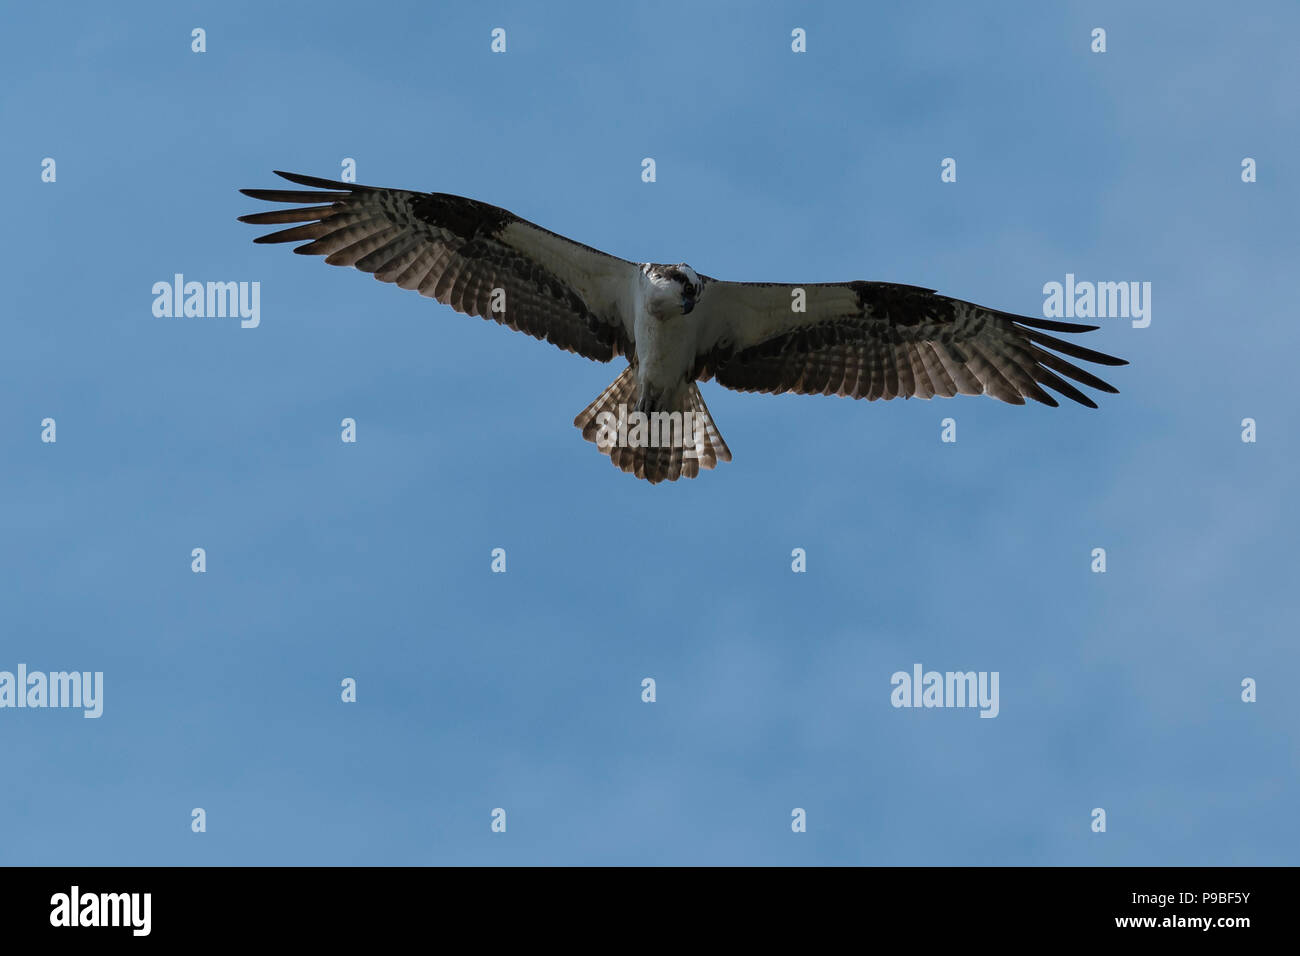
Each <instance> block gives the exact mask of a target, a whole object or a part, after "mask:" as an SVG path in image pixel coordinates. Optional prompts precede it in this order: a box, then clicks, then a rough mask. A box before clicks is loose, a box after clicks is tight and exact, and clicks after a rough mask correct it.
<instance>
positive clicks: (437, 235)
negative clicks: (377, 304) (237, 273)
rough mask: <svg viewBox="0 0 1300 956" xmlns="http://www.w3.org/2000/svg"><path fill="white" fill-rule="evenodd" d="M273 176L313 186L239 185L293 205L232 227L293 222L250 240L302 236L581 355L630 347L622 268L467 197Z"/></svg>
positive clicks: (315, 248)
mask: <svg viewBox="0 0 1300 956" xmlns="http://www.w3.org/2000/svg"><path fill="white" fill-rule="evenodd" d="M276 175H277V176H282V177H284V178H285V179H287V180H289V181H290V182H294V183H298V184H299V185H302V186H310V187H312V190H311V191H304V190H294V189H241V190H240V192H242V193H243V194H244V195H246V196H252V197H253V198H254V199H265V200H267V201H269V202H287V203H298V204H300V205H299V207H298V208H294V209H278V210H275V211H274V212H263V213H255V214H253V215H251V216H240V217H239V221H240V222H248V223H252V224H254V225H259V226H263V225H283V224H286V223H302V225H296V226H293V227H292V228H290V229H282V230H280V231H279V232H273V233H270V234H269V235H265V236H259V237H258V238H257V239H255V240H254V241H255V242H299V241H306V245H301V246H298V247H297V248H295V249H294V250H293V251H294V252H298V253H302V254H304V255H323V256H325V261H326V262H327V263H329V264H330V265H334V266H356V267H357V268H358V269H360V270H361V271H363V272H369V273H372V274H373V275H374V277H375V278H376V279H379V280H380V281H382V282H392V283H395V284H396V285H397V286H399V287H400V288H403V289H418V290H419V291H420V294H421V295H426V296H429V297H430V298H433V299H437V300H438V301H439V302H441V303H443V304H444V305H449V306H451V307H452V308H453V309H455V310H456V311H457V312H463V313H465V314H466V315H477V316H482V317H483V318H485V319H493V320H495V321H497V322H500V323H501V324H502V325H505V326H509V327H510V328H512V329H517V330H518V331H520V332H526V333H528V334H529V335H531V336H533V337H534V338H538V339H543V340H545V341H547V342H550V343H552V344H554V345H557V346H559V347H560V348H562V349H565V350H566V351H569V352H577V353H578V354H579V355H585V356H586V357H587V358H591V359H596V360H598V361H602V362H607V361H609V360H610V359H612V358H614V357H615V356H616V355H623V354H628V353H630V352H631V351H632V340H633V336H632V317H631V316H625V315H623V314H622V310H621V309H620V308H619V305H618V303H619V301H620V294H621V292H622V290H623V289H625V288H627V286H628V284H629V283H631V282H632V281H634V280H635V277H636V270H637V266H636V265H635V264H633V263H631V262H628V261H626V260H624V259H619V258H617V257H616V256H611V255H606V254H605V253H603V252H601V251H600V250H598V249H592V248H591V247H590V246H584V245H582V244H581V243H578V242H574V241H572V240H571V239H566V238H564V237H563V236H560V235H556V234H555V233H553V232H550V231H549V230H546V229H543V228H542V227H540V226H537V225H534V224H533V223H531V222H528V221H527V220H524V219H520V218H519V217H518V216H516V215H514V214H513V213H511V212H508V211H507V210H505V209H501V208H500V207H498V206H490V205H488V204H487V203H482V202H477V201H475V200H473V199H464V198H462V197H460V196H451V195H448V194H446V193H422V192H411V191H409V190H404V189H378V188H375V187H372V186H358V185H357V184H356V183H341V182H335V181H333V180H329V179H317V178H316V177H314V176H300V175H297V174H294V173H282V172H279V171H278V170H277V171H276ZM321 190H323V191H321ZM302 204H315V205H302Z"/></svg>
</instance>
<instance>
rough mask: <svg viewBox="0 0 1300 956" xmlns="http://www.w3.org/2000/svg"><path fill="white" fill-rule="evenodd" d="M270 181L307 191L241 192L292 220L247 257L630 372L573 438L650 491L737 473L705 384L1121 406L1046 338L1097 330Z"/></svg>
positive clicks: (497, 216)
mask: <svg viewBox="0 0 1300 956" xmlns="http://www.w3.org/2000/svg"><path fill="white" fill-rule="evenodd" d="M276 175H278V176H281V177H283V178H284V179H287V180H289V181H290V182H292V183H296V184H298V185H300V186H306V187H309V188H308V189H306V190H295V189H243V190H240V191H241V192H242V193H244V194H245V195H246V196H251V197H252V198H254V199H263V200H266V201H268V202H277V203H294V204H297V205H296V207H295V208H288V209H276V210H274V211H271V212H261V213H254V214H252V215H248V216H240V217H239V220H240V222H246V223H252V224H253V225H258V226H269V225H276V226H279V225H288V224H291V223H292V224H295V225H291V226H290V228H287V229H281V230H278V231H276V232H272V233H270V234H268V235H264V236H259V237H258V238H257V239H255V240H254V242H303V243H305V244H304V245H300V246H297V247H295V248H294V250H293V251H294V252H297V253H301V254H303V255H323V256H325V261H326V262H327V263H328V264H330V265H335V266H355V267H356V268H358V269H360V270H361V271H362V272H369V273H371V274H372V275H374V277H375V278H376V279H379V280H380V281H382V282H392V283H394V284H396V285H397V286H398V287H399V288H402V289H417V290H419V292H420V294H421V295H425V296H428V297H430V298H432V299H436V300H437V301H439V302H441V303H442V304H444V305H449V306H451V307H452V308H453V309H455V310H456V311H457V312H463V313H465V314H466V315H476V316H480V317H482V318H484V319H492V320H494V321H496V322H499V323H501V324H502V325H505V326H508V327H509V328H512V329H516V330H517V331H520V332H526V333H528V334H529V335H531V336H533V337H534V338H537V339H543V340H545V341H547V342H550V343H551V344H552V345H556V346H558V347H560V348H562V349H564V350H565V351H568V352H576V353H578V354H579V355H584V356H586V357H587V358H589V359H595V360H596V361H599V362H609V361H611V360H613V359H615V358H617V357H618V356H620V355H621V356H623V357H624V358H626V360H627V363H628V365H627V368H625V369H624V370H623V372H622V374H621V375H619V376H618V378H616V379H614V381H613V382H612V383H611V384H610V385H609V387H607V388H606V389H605V390H604V391H603V392H601V393H600V395H599V396H597V397H596V400H595V401H593V402H592V403H591V404H590V405H588V406H587V407H586V408H585V409H584V410H583V411H582V412H581V413H579V415H578V416H577V418H575V419H574V422H573V423H574V424H575V425H576V426H577V427H578V428H580V429H581V430H582V437H583V438H585V439H587V440H588V441H592V442H594V443H595V444H596V446H597V448H599V449H600V451H601V452H602V453H603V454H606V455H608V456H609V458H610V460H611V461H612V462H613V463H614V464H615V465H616V466H617V467H619V468H620V469H622V470H623V471H625V472H629V473H631V474H634V475H636V477H638V478H644V479H645V480H647V481H649V482H652V483H656V482H660V481H665V480H667V481H676V480H677V479H678V478H679V477H683V476H684V477H687V478H694V477H695V476H696V475H698V474H699V469H700V467H701V466H702V467H704V468H713V467H715V466H716V465H717V463H718V462H719V461H730V460H731V451H730V449H728V448H727V443H726V442H725V441H723V440H722V436H721V435H720V434H719V433H718V429H717V427H716V425H715V424H714V422H713V418H712V416H711V415H710V414H709V410H708V408H707V406H705V404H704V398H703V396H701V394H700V389H699V385H698V384H697V383H698V382H707V381H708V380H709V379H716V380H717V381H718V384H720V385H723V386H725V387H727V388H731V389H735V390H737V391H741V392H770V393H781V392H797V393H800V394H805V395H847V396H849V397H851V398H865V399H867V400H869V401H875V400H876V399H891V398H900V397H901V398H933V397H935V396H941V397H944V398H947V397H951V396H953V395H957V394H962V395H991V396H993V397H994V398H996V399H1000V400H1001V401H1004V402H1010V403H1011V404H1014V405H1023V404H1024V403H1025V399H1026V398H1031V399H1033V400H1034V401H1037V402H1041V403H1043V404H1044V405H1051V406H1056V405H1057V401H1056V399H1055V398H1054V397H1053V396H1052V395H1051V394H1050V393H1049V392H1048V391H1047V390H1046V389H1051V390H1052V391H1054V392H1056V393H1058V394H1060V395H1063V396H1064V397H1066V398H1068V399H1070V400H1072V401H1075V402H1078V403H1079V404H1081V405H1086V406H1088V407H1089V408H1096V407H1097V405H1096V403H1095V402H1094V401H1093V400H1092V399H1091V398H1089V397H1088V396H1087V395H1085V394H1084V393H1083V392H1081V391H1080V390H1079V389H1078V388H1077V387H1076V386H1075V385H1073V384H1071V382H1070V381H1066V379H1070V380H1071V381H1073V382H1076V383H1078V384H1080V385H1086V386H1088V387H1089V388H1094V389H1098V390H1100V391H1103V392H1111V393H1115V392H1117V391H1118V390H1117V389H1115V388H1114V387H1112V386H1111V385H1109V384H1108V383H1106V382H1104V381H1102V380H1101V379H1100V378H1098V377H1097V376H1095V375H1093V374H1092V373H1091V372H1089V371H1086V370H1085V369H1082V368H1080V367H1079V366H1077V365H1075V364H1073V363H1071V362H1068V361H1066V360H1065V359H1063V358H1062V357H1061V356H1062V355H1065V356H1069V357H1070V358H1072V359H1075V360H1078V361H1083V362H1092V363H1095V364H1097V365H1127V364H1128V363H1127V362H1125V361H1124V360H1123V359H1118V358H1115V357H1114V356H1111V355H1106V354H1104V353H1102V352H1096V351H1093V350H1092V349H1087V348H1083V347H1081V346H1079V345H1076V344H1074V343H1073V342H1067V341H1064V340H1062V339H1059V338H1056V337H1054V336H1052V335H1050V334H1048V333H1050V332H1063V333H1076V332H1089V331H1092V330H1094V329H1096V328H1098V327H1097V326H1095V325H1078V324H1075V323H1071V322H1056V321H1052V320H1049V319H1038V318H1029V317H1026V316H1020V315H1012V314H1010V313H1007V312H999V311H998V310H996V309H989V308H985V307H984V306H979V305H974V304H973V303H970V302H964V301H962V300H960V299H953V298H949V297H948V296H945V295H939V294H938V293H936V292H934V291H933V290H931V289H923V288H920V287H917V286H910V285H900V284H899V283H895V282H863V281H857V282H810V283H803V284H796V283H777V282H723V281H720V280H718V279H713V278H710V277H709V276H706V275H701V274H700V273H697V272H696V271H695V270H694V269H692V268H691V267H690V266H688V265H686V264H685V263H678V264H676V265H664V264H660V263H654V262H642V263H636V262H630V261H628V260H626V259H620V258H618V257H616V256H611V255H609V254H608V253H604V252H601V251H600V250H598V249H593V248H591V247H590V246H586V245H583V244H582V243H580V242H574V241H573V240H571V239H566V238H565V237H564V236H561V235H557V234H556V233H553V232H551V231H550V230H547V229H543V228H542V227H541V226H538V225H534V224H533V223H531V222H528V221H527V220H525V219H520V218H519V217H518V216H516V215H514V214H513V213H511V212H508V211H507V210H505V209H502V208H500V207H498V206H491V205H489V204H487V203H484V202H478V201H477V200H473V199H465V198H463V197H460V196H452V195H449V194H447V193H427V192H415V191H412V190H406V189H382V188H377V187H373V186H360V185H357V184H356V183H343V182H336V181H334V180H329V179H318V178H316V177H314V176H302V175H298V174H295V173H283V172H279V171H277V172H276ZM1057 353H1059V354H1057ZM1062 376H1064V378H1062Z"/></svg>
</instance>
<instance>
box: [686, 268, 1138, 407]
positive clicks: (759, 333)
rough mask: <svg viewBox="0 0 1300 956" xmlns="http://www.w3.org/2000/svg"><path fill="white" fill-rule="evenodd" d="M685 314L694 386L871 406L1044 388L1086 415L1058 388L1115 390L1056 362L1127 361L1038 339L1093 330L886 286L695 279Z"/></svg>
mask: <svg viewBox="0 0 1300 956" xmlns="http://www.w3.org/2000/svg"><path fill="white" fill-rule="evenodd" d="M800 290H802V291H800ZM800 306H802V307H803V309H804V311H802V312H800V311H798V308H799V307H800ZM696 311H697V312H703V315H702V317H701V318H702V324H701V328H702V335H701V343H700V348H699V354H698V357H697V368H696V372H697V375H698V377H700V378H702V379H707V378H710V377H716V378H717V380H718V382H719V383H720V384H722V385H725V386H726V387H727V388H734V389H736V390H737V391H741V392H801V393H804V394H819V395H848V396H850V397H852V398H866V399H870V400H873V401H874V400H875V399H878V398H880V399H890V398H897V397H900V396H901V397H903V398H911V397H914V396H915V397H917V398H932V397H934V396H936V395H939V396H943V397H948V396H952V395H957V394H963V395H981V394H987V395H992V396H993V397H994V398H998V399H1001V400H1002V401H1004V402H1010V403H1012V404H1014V405H1023V404H1024V403H1025V399H1026V398H1032V399H1034V400H1035V401H1038V402H1042V403H1043V404H1045V405H1052V406H1055V405H1057V404H1058V403H1057V401H1056V399H1055V398H1054V397H1052V395H1050V394H1049V393H1048V392H1047V391H1045V390H1044V386H1046V388H1050V389H1052V390H1053V391H1055V392H1058V393H1060V394H1061V395H1064V396H1065V397H1066V398H1069V399H1072V400H1073V401H1076V402H1078V403H1079V404H1081V405H1087V406H1088V407H1089V408H1096V407H1097V405H1096V403H1095V402H1094V401H1093V400H1092V399H1091V398H1089V397H1088V396H1087V395H1085V394H1084V393H1083V392H1081V391H1079V389H1077V388H1076V387H1075V386H1074V385H1072V384H1070V382H1067V381H1066V380H1065V379H1067V378H1068V379H1071V380H1073V381H1074V382H1078V383H1079V384H1081V385H1087V386H1088V387H1090V388H1095V389H1100V390H1101V391H1103V392H1116V391H1118V390H1117V389H1116V388H1114V387H1113V386H1111V385H1110V384H1108V383H1106V382H1103V381H1102V380H1101V379H1099V378H1098V377H1097V376H1095V375H1093V374H1092V373H1091V372H1088V371H1085V370H1084V369H1082V368H1079V367H1078V366H1077V365H1074V364H1072V363H1070V362H1067V361H1066V360H1065V359H1063V358H1061V355H1067V356H1069V357H1070V358H1073V359H1079V360H1081V361H1084V362H1095V363H1097V364H1098V365H1127V364H1128V363H1127V362H1126V361H1124V360H1123V359H1118V358H1115V357H1114V356H1111V355H1106V354H1103V353H1101V352H1094V351H1093V350H1092V349H1086V348H1082V347H1080V346H1078V345H1075V344H1073V343H1072V342H1066V341H1063V340H1061V339H1058V338H1055V337H1053V336H1051V335H1048V334H1047V333H1048V332H1088V331H1091V330H1093V329H1096V328H1098V326H1095V325H1076V324H1074V323H1070V322H1054V321H1051V320H1049V319H1034V318H1028V317H1025V316H1020V315H1012V314H1010V313H1008V312H999V311H997V310H996V309H987V308H984V307H983V306H978V305H974V304H972V303H970V302H963V301H961V300H960V299H951V298H949V297H947V296H944V295H939V294H937V293H936V292H934V291H933V290H931V289H922V288H918V287H917V286H910V285H898V284H895V283H890V282H840V283H817V284H808V285H803V286H796V285H783V284H776V283H750V282H719V281H717V280H713V279H707V278H705V287H704V292H703V294H702V295H701V296H700V301H699V304H698V305H697V306H696ZM1049 350H1050V351H1049ZM1057 352H1059V353H1060V355H1057V354H1055V353H1057ZM1062 376H1064V377H1065V378H1062Z"/></svg>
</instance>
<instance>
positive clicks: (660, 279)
mask: <svg viewBox="0 0 1300 956" xmlns="http://www.w3.org/2000/svg"><path fill="white" fill-rule="evenodd" d="M641 271H642V273H644V274H645V277H646V279H647V280H648V281H649V283H650V300H651V308H652V310H653V311H654V312H655V314H657V315H658V316H659V317H660V318H669V317H671V316H673V315H677V314H681V315H690V314H691V310H692V309H694V308H695V303H696V302H698V301H699V300H700V296H702V295H703V294H704V283H703V282H702V281H701V280H700V277H699V275H698V274H697V273H696V271H695V270H694V269H692V268H691V267H690V266H688V265H687V264H686V263H684V262H679V263H677V265H675V266H669V265H662V264H660V263H657V262H647V263H646V264H645V265H643V266H642V267H641ZM679 310H680V311H679Z"/></svg>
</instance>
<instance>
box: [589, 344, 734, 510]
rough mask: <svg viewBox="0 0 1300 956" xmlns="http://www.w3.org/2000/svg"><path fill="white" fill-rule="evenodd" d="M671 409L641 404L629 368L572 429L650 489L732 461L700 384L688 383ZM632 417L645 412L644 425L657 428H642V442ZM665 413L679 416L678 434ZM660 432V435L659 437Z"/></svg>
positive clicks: (635, 382)
mask: <svg viewBox="0 0 1300 956" xmlns="http://www.w3.org/2000/svg"><path fill="white" fill-rule="evenodd" d="M673 404H674V406H675V407H672V408H655V407H651V405H652V403H649V402H643V401H642V396H641V389H640V386H639V385H638V384H637V380H636V366H635V365H629V366H628V367H627V368H625V369H624V370H623V374H622V375H620V376H619V377H618V378H616V379H614V381H613V382H611V383H610V385H609V387H608V388H606V389H605V390H604V391H603V392H601V393H600V394H599V395H598V396H596V400H595V401H593V402H592V403H591V404H590V405H588V406H587V407H586V408H584V409H583V410H582V411H581V412H580V413H579V414H578V416H577V417H576V418H575V419H574V420H573V424H574V425H576V426H577V427H578V428H579V429H581V430H582V437H583V438H585V439H586V440H587V441H589V442H594V443H595V444H596V447H597V448H599V449H600V452H601V454H604V455H608V456H609V459H610V461H611V462H613V464H614V465H615V467H617V468H619V469H621V470H623V471H626V472H628V473H629V474H633V475H636V477H638V478H644V479H645V480H646V481H648V482H650V483H651V484H658V483H659V482H661V481H676V480H677V479H678V478H682V477H686V478H694V477H696V476H697V475H699V473H700V466H703V467H705V468H713V467H714V466H716V465H717V463H718V462H719V461H731V449H729V448H728V447H727V443H726V442H725V441H723V440H722V435H720V434H719V433H718V428H717V426H716V425H715V424H714V423H713V416H712V415H710V414H709V409H708V406H706V405H705V404H704V397H703V396H702V395H701V394H700V389H699V386H698V385H696V384H695V383H694V382H691V383H689V384H688V385H687V387H686V388H685V390H683V391H682V392H681V394H680V397H679V398H678V399H677V401H676V402H675V403H673ZM634 412H641V413H643V414H644V415H646V417H647V420H648V419H650V418H652V417H653V416H656V415H657V416H659V417H657V418H655V419H654V423H655V427H653V428H651V427H648V426H642V427H641V430H640V435H641V441H640V443H638V440H637V431H638V425H637V419H635V418H631V417H630V416H632V414H633V413H634ZM664 413H679V417H680V418H681V426H682V427H681V429H680V430H679V429H676V428H672V427H671V426H670V422H671V419H669V418H668V416H667V415H665V414H664ZM688 421H689V422H690V426H693V434H690V435H689V438H690V441H687V440H686V438H687V437H688V436H687V432H688V431H690V430H691V429H690V426H688V425H687V422H688ZM661 430H662V432H663V434H659V432H660V431H661ZM655 439H657V441H655ZM647 442H649V443H647Z"/></svg>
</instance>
